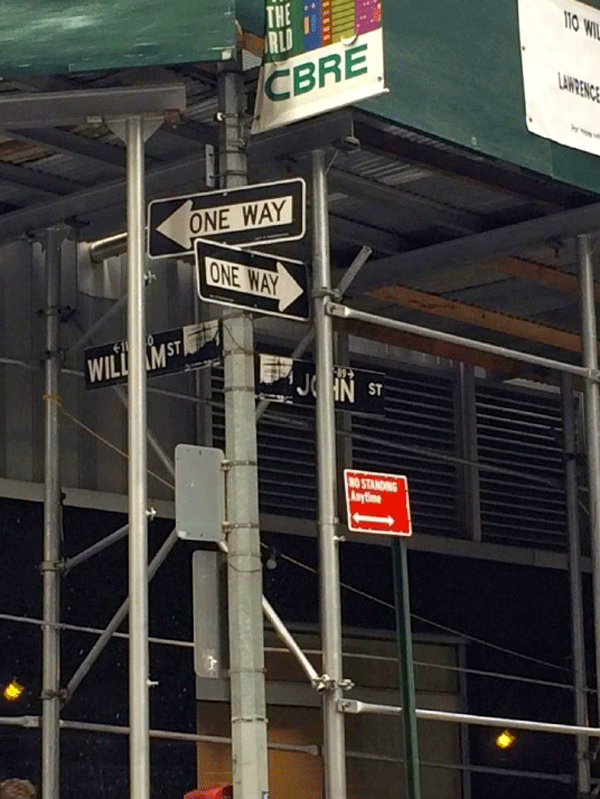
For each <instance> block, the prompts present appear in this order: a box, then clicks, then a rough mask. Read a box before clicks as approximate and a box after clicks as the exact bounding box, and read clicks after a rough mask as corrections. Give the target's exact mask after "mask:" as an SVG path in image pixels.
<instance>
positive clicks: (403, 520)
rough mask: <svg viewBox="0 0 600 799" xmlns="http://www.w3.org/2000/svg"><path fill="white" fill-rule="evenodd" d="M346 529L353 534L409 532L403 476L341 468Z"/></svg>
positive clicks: (408, 533) (402, 533)
mask: <svg viewBox="0 0 600 799" xmlns="http://www.w3.org/2000/svg"><path fill="white" fill-rule="evenodd" d="M344 484H345V487H346V510H347V513H348V529H349V530H351V531H352V532H355V533H377V534H380V535H399V536H408V535H412V525H411V520H410V504H409V501H408V481H407V479H406V477H404V475H399V474H382V473H381V472H359V471H356V470H354V469H345V470H344Z"/></svg>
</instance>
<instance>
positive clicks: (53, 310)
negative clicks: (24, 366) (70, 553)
mask: <svg viewBox="0 0 600 799" xmlns="http://www.w3.org/2000/svg"><path fill="white" fill-rule="evenodd" d="M63 237H64V234H63V231H62V230H60V229H57V228H51V229H49V230H48V231H47V232H46V241H45V248H46V346H45V358H46V366H45V394H44V398H45V400H46V409H45V452H44V561H43V563H42V574H43V578H42V579H43V606H44V622H45V624H44V627H43V636H42V646H43V658H42V659H43V663H42V695H41V696H42V799H56V797H57V796H58V795H59V765H60V727H59V725H60V631H59V629H58V626H57V625H58V622H59V621H60V539H61V525H62V511H61V499H60V461H59V459H60V449H59V444H60V441H59V425H58V415H59V406H58V401H57V400H58V396H59V374H60V342H59V325H60V318H59V317H60V286H61V274H60V272H61V253H60V248H61V244H62V240H63Z"/></svg>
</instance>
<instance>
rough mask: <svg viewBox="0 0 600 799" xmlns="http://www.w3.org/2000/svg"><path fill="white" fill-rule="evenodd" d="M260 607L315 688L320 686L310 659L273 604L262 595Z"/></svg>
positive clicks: (320, 682) (320, 683) (317, 675)
mask: <svg viewBox="0 0 600 799" xmlns="http://www.w3.org/2000/svg"><path fill="white" fill-rule="evenodd" d="M262 609H263V613H264V614H265V616H266V618H267V619H268V620H269V622H270V623H271V625H272V627H273V629H274V630H275V632H276V633H277V635H278V636H279V638H280V640H281V641H282V643H284V644H285V645H286V647H287V648H288V650H289V651H290V652H291V654H292V655H294V656H295V658H296V660H297V661H298V663H299V664H300V666H301V668H302V670H303V671H304V673H305V674H306V676H307V677H308V679H309V680H310V682H311V683H312V685H313V686H315V687H316V688H320V687H321V685H322V680H321V678H320V677H319V673H318V672H317V670H316V669H315V667H314V666H313V664H312V663H311V662H310V660H309V659H308V658H307V657H306V655H305V654H304V652H303V651H302V649H300V646H299V645H298V644H297V643H296V641H295V639H294V637H293V636H292V634H291V633H290V631H289V630H288V628H287V627H286V626H285V624H284V623H283V621H282V620H281V619H280V618H279V616H278V614H277V613H276V611H275V610H274V608H273V606H272V605H271V603H270V602H269V600H268V599H267V598H266V597H265V596H264V595H263V598H262Z"/></svg>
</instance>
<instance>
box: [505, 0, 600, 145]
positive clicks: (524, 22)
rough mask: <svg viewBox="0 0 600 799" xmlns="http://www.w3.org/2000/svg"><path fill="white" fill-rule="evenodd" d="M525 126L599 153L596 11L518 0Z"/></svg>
mask: <svg viewBox="0 0 600 799" xmlns="http://www.w3.org/2000/svg"><path fill="white" fill-rule="evenodd" d="M519 32H520V39H521V62H522V66H523V84H524V89H525V109H526V113H527V129H528V130H530V131H531V132H532V133H537V134H538V135H539V136H543V137H544V138H547V139H551V140H552V141H555V142H559V143H560V144H566V145H567V146H568V147H574V148H576V149H578V150H585V151H586V152H589V153H594V154H595V155H600V11H599V10H597V9H595V8H592V7H591V6H588V5H585V4H584V3H578V2H576V0H519Z"/></svg>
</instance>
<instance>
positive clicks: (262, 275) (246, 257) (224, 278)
mask: <svg viewBox="0 0 600 799" xmlns="http://www.w3.org/2000/svg"><path fill="white" fill-rule="evenodd" d="M196 270H197V277H198V294H199V295H200V298H201V299H203V300H208V301H209V302H216V303H219V304H221V305H229V306H231V305H234V306H236V307H238V308H244V309H246V310H250V311H256V312H257V313H265V314H272V315H274V316H283V317H286V318H288V319H302V320H305V319H308V317H309V303H308V275H307V272H306V266H305V265H304V264H303V263H302V262H301V261H293V260H291V259H289V258H281V257H280V256H276V255H270V254H268V253H263V252H256V251H255V250H243V249H240V248H239V247H226V246H224V245H217V244H213V243H212V242H210V241H204V240H202V239H196Z"/></svg>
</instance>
